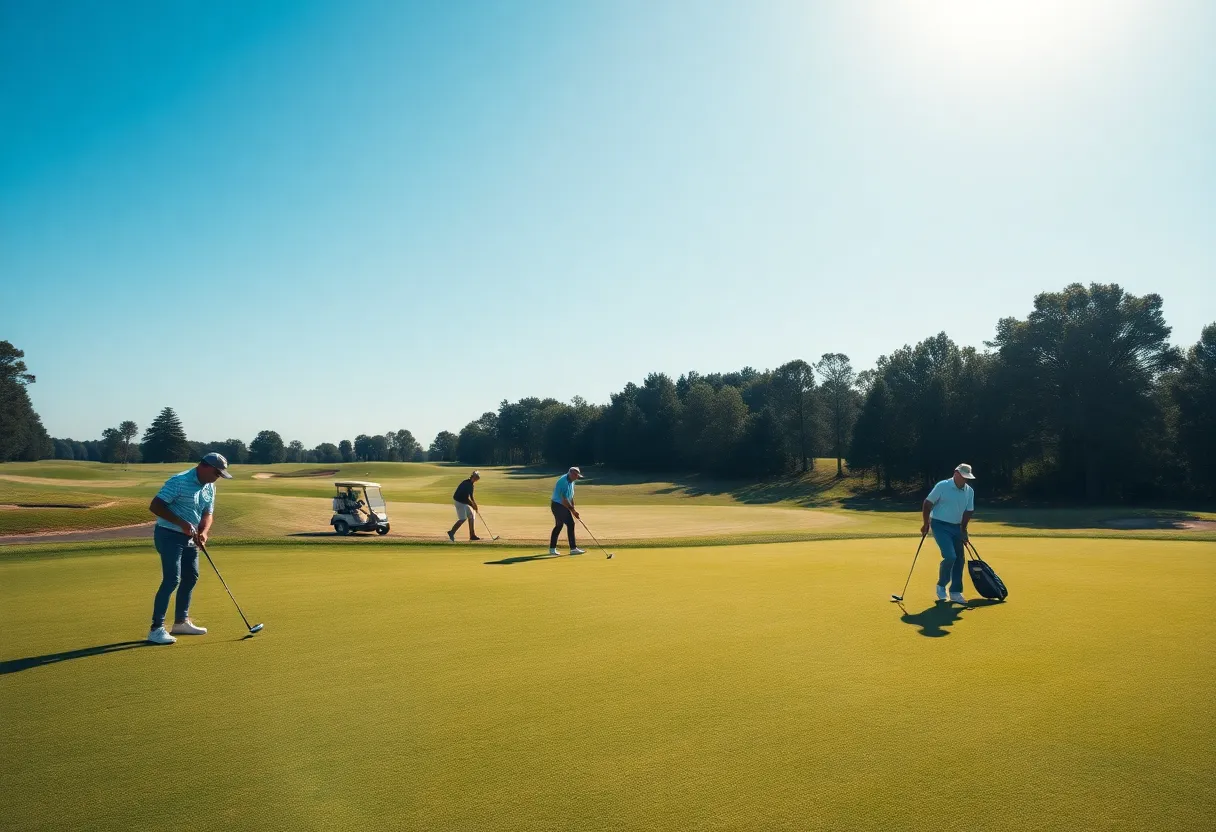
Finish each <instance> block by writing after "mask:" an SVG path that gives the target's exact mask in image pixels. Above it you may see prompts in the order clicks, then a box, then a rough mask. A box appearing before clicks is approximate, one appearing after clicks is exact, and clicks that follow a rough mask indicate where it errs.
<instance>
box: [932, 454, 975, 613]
mask: <svg viewBox="0 0 1216 832" xmlns="http://www.w3.org/2000/svg"><path fill="white" fill-rule="evenodd" d="M973 479H975V475H974V474H972V473H971V466H970V465H968V464H967V463H965V462H964V463H961V464H960V465H959V466H958V467H957V468H955V469H954V475H953V476H951V477H950V479H946V480H942V481H941V482H939V483H938V484H937V485H935V486H933V490H932V491H930V492H929V496H928V497H926V498H925V502H924V504H923V505H922V506H921V514H922V517H923V519H924V523H922V524H921V527H920V534H921V539H922V540H923V539H924V536H925V535H926V534H928V533H929V531H930V530H932V531H933V539H934V540H935V541H936V542H937V548H939V549H941V552H942V562H941V565H940V567H939V568H938V576H937V600H939V601H945V600H946V582H947V581H949V583H950V596H949V600H951V601H953V602H954V603H956V604H965V603H967V599H966V598H965V597H963V565H964V562H965V561H966V555H965V554H964V549H963V545H964V544H965V543H966V542H967V524H968V523H970V522H971V515H973V514H975V491H974V490H973V489H972V488H971V486H970V485H968V484H967V480H973Z"/></svg>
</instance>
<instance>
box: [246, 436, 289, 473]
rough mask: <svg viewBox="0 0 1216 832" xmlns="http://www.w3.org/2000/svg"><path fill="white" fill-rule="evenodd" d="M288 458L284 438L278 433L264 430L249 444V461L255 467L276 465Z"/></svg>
mask: <svg viewBox="0 0 1216 832" xmlns="http://www.w3.org/2000/svg"><path fill="white" fill-rule="evenodd" d="M286 456H287V448H286V447H285V446H284V445H283V437H281V436H279V434H278V433H277V432H276V431H273V430H264V431H261V432H260V433H258V435H257V436H255V437H254V438H253V441H252V442H250V443H249V461H250V462H252V463H253V464H255V465H276V464H278V463H280V462H282V461H283V460H284V459H285V458H286Z"/></svg>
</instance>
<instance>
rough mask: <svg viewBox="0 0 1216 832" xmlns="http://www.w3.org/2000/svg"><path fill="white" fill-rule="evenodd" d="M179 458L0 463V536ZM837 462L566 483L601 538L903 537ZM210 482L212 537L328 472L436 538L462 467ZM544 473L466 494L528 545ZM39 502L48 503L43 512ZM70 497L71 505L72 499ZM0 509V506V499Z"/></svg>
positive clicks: (1211, 524)
mask: <svg viewBox="0 0 1216 832" xmlns="http://www.w3.org/2000/svg"><path fill="white" fill-rule="evenodd" d="M186 467H188V466H187V465H185V464H183V463H175V464H171V465H132V466H130V467H129V468H127V469H125V470H124V469H123V468H122V466H120V465H103V464H101V463H88V462H62V461H43V462H36V463H7V464H5V465H3V466H0V543H2V542H3V537H4V536H5V535H18V534H29V533H45V532H56V531H69V530H73V529H104V528H113V527H117V526H126V525H130V524H135V523H141V522H144V523H146V522H149V521H150V520H151V519H152V518H151V515H150V514H149V513H148V510H147V508H148V503H149V502H150V501H151V498H152V496H153V495H154V494H155V493H156V491H157V489H159V488H160V486H161V484H162V483H163V482H164V480H165V479H166V478H167V477H168V476H170V475H172V474H174V473H177V472H179V471H181V470H184V469H185V468H186ZM835 470H836V466H835V460H829V459H820V460H818V461H817V465H816V467H815V469H814V470H813V471H812V472H811V473H809V474H807V475H805V476H801V477H789V478H786V479H784V480H775V481H771V482H730V481H716V480H711V479H708V478H705V477H696V476H693V477H668V478H662V477H657V478H648V477H645V476H641V475H629V474H621V473H619V472H611V471H595V470H592V471H590V474H591V476H590V477H589V478H588V479H586V480H584V481H582V482H580V483H579V486H578V504H579V506H580V507H581V508H583V509H585V510H586V512H587V513H586V522H587V524H588V525H589V526H590V527H591V528H592V530H593V531H594V532H595V534H596V536H597V537H599V538H600V539H601V540H603V541H605V542H608V543H611V544H624V543H632V544H635V545H637V544H652V545H670V544H673V543H680V544H683V543H698V544H702V545H703V544H707V543H751V542H771V541H783V540H786V541H792V540H816V539H823V538H845V537H872V536H883V535H915V534H916V530H917V529H918V528H919V526H920V515H919V510H918V500H919V497H918V496H915V495H914V496H912V497H911V498H901V499H890V498H888V499H879V498H877V497H875V496H874V495H870V494H868V492H866V491H865V488H866V487H867V484H866V483H865V482H864V481H862V480H859V479H856V478H846V479H843V480H838V479H836V477H835ZM233 472H234V476H235V478H234V479H232V480H227V481H224V482H221V483H220V484H219V493H218V498H217V510H216V525H215V530H214V533H215V536H216V538H217V540H228V541H233V540H246V541H248V540H266V539H276V540H280V541H283V542H287V541H289V540H291V539H292V538H293V537H297V536H315V535H324V534H328V533H330V532H331V531H332V529H331V528H330V526H329V519H330V517H331V516H332V512H331V506H330V498H331V497H332V496H333V492H334V487H333V482H334V480H335V479H344V478H345V479H369V480H375V481H377V482H380V483H381V484H382V485H383V491H384V495H385V499H386V500H387V501H388V508H389V518H390V521H391V523H392V532H391V533H390V535H389V539H387V540H385V541H382V542H383V543H392V542H400V541H403V540H404V541H413V542H419V541H421V542H432V541H433V542H444V532H445V531H446V529H447V528H448V527H450V526H451V524H452V523H453V522H454V520H455V516H454V513H453V511H452V505H451V497H452V491H453V490H454V489H455V487H456V484H457V483H458V482H459V481H460V480H461V478H463V477H464V476H466V475H467V473H468V468H467V467H465V466H455V465H450V464H441V463H395V462H372V463H347V464H343V465H336V466H318V465H295V464H285V465H272V466H253V465H235V466H233ZM557 476H558V473H557V472H554V471H538V470H535V469H532V468H484V469H482V481H481V482H480V483H479V484H478V486H477V497H478V501H479V502H480V503H481V504H482V506H483V508H484V509H485V510H486V519H487V520H488V521H489V522H490V524H491V527H492V528H493V530H494V533H495V534H498V535H500V536H502V538H503V539H504V541H510V542H514V543H520V544H528V545H538V544H540V543H542V542H544V541H546V540H547V539H548V535H549V530H550V528H552V516H551V515H550V514H549V509H548V505H549V495H550V493H551V491H552V486H553V481H554V479H555V478H556V477H557ZM48 506H51V507H48ZM73 506H75V507H73ZM5 507H7V508H5ZM973 528H974V529H975V530H976V532H977V534H983V535H997V534H999V535H1041V534H1045V533H1046V534H1050V535H1052V536H1063V535H1074V536H1086V537H1092V536H1107V537H1119V538H1125V537H1144V538H1157V539H1188V540H1216V514H1213V513H1210V512H1203V511H1181V510H1162V509H1144V508H1126V507H1089V508H1075V507H1072V508H1063V509H1061V508H1052V507H1035V508H1024V507H1023V508H1011V507H1002V506H992V505H985V504H984V503H983V498H982V495H981V505H980V511H979V512H978V514H977V515H976V519H975V525H974V527H973Z"/></svg>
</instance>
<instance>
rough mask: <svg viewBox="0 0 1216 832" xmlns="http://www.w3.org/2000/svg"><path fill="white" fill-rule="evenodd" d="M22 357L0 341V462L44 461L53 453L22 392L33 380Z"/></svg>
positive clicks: (21, 353)
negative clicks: (18, 460)
mask: <svg viewBox="0 0 1216 832" xmlns="http://www.w3.org/2000/svg"><path fill="white" fill-rule="evenodd" d="M24 357H25V353H24V352H22V351H21V350H19V349H17V348H16V347H14V346H13V345H12V344H11V343H9V342H8V341H0V462H7V461H9V460H17V459H20V460H26V461H33V460H37V459H44V458H46V457H49V456H51V455H52V454H53V453H54V451H55V446H54V443H53V442H52V441H51V437H50V435H49V434H47V432H46V428H44V427H43V426H42V419H41V418H39V416H38V414H37V413H36V412H35V411H34V406H33V403H32V402H31V401H30V396H29V392H28V391H27V390H26V389H25V388H26V386H27V385H30V384H33V383H34V381H35V378H34V376H33V374H31V373H29V372H28V371H27V369H26V366H25V362H24V361H22V360H21V359H22V358H24Z"/></svg>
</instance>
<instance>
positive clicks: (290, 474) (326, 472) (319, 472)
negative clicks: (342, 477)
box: [253, 468, 338, 480]
mask: <svg viewBox="0 0 1216 832" xmlns="http://www.w3.org/2000/svg"><path fill="white" fill-rule="evenodd" d="M336 473H338V469H337V468H317V469H312V470H308V471H287V472H285V473H282V474H271V473H269V472H262V473H260V474H254V475H253V478H254V479H255V480H290V479H298V478H300V477H332V476H333V475H334V474H336Z"/></svg>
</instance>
